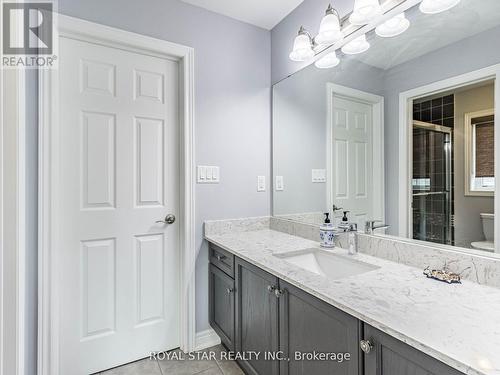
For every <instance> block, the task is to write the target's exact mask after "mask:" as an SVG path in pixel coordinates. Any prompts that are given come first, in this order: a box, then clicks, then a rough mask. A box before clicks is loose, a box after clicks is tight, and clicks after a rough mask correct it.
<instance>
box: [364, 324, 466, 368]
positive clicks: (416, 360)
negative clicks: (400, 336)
mask: <svg viewBox="0 0 500 375" xmlns="http://www.w3.org/2000/svg"><path fill="white" fill-rule="evenodd" d="M364 340H365V342H366V341H368V342H369V343H370V344H371V348H370V349H369V352H368V353H365V355H364V358H365V375H401V374H404V375H463V374H462V373H461V372H459V371H457V370H454V369H452V368H451V367H449V366H447V365H445V364H444V363H442V362H440V361H438V360H436V359H434V358H432V357H430V356H428V355H426V354H424V353H422V352H421V351H419V350H417V349H415V348H413V347H411V346H409V345H407V344H405V343H403V342H402V341H399V340H396V339H395V338H393V337H391V336H389V335H387V334H385V333H383V332H381V331H379V330H377V329H375V328H373V327H370V326H368V325H366V324H365V326H364Z"/></svg>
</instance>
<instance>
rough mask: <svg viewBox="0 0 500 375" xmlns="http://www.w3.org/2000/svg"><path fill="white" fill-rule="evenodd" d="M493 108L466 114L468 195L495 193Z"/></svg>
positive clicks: (466, 182)
mask: <svg viewBox="0 0 500 375" xmlns="http://www.w3.org/2000/svg"><path fill="white" fill-rule="evenodd" d="M494 123H495V118H494V113H493V110H486V111H481V112H473V113H468V114H466V120H465V124H466V127H467V129H466V134H465V136H466V140H465V142H466V158H467V159H466V160H467V164H466V167H467V171H466V181H465V185H466V187H465V188H466V195H493V192H494V190H495V173H494V160H495V158H494Z"/></svg>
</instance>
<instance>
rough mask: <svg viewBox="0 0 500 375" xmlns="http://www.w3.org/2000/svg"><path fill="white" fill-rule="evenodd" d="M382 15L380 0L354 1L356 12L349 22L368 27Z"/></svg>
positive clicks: (352, 14) (354, 11)
mask: <svg viewBox="0 0 500 375" xmlns="http://www.w3.org/2000/svg"><path fill="white" fill-rule="evenodd" d="M431 1H433V0H431ZM381 15H382V7H381V6H380V3H379V0H354V10H353V12H352V13H351V15H350V16H349V22H351V23H352V24H353V25H360V26H361V25H366V24H369V23H370V22H371V21H373V20H374V19H375V18H377V17H378V16H381Z"/></svg>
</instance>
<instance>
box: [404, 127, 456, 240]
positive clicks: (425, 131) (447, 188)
mask: <svg viewBox="0 0 500 375" xmlns="http://www.w3.org/2000/svg"><path fill="white" fill-rule="evenodd" d="M451 146H452V129H451V128H449V127H445V126H440V125H434V124H430V123H426V122H421V121H414V122H413V176H412V217H413V238H414V239H417V240H422V241H431V242H436V243H442V244H449V245H452V244H453V237H454V234H453V226H452V217H453V204H452V199H453V191H452V186H453V185H452V147H451Z"/></svg>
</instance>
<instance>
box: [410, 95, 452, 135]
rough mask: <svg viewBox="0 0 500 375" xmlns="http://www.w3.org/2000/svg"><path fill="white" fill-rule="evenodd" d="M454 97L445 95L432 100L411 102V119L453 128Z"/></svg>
mask: <svg viewBox="0 0 500 375" xmlns="http://www.w3.org/2000/svg"><path fill="white" fill-rule="evenodd" d="M454 116H455V97H454V95H447V96H443V97H441V98H436V99H432V100H425V99H424V100H423V101H419V102H415V103H414V104H413V119H414V120H418V121H424V122H430V123H431V124H435V125H444V126H448V127H450V128H453V126H454V125H455V117H454Z"/></svg>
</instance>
